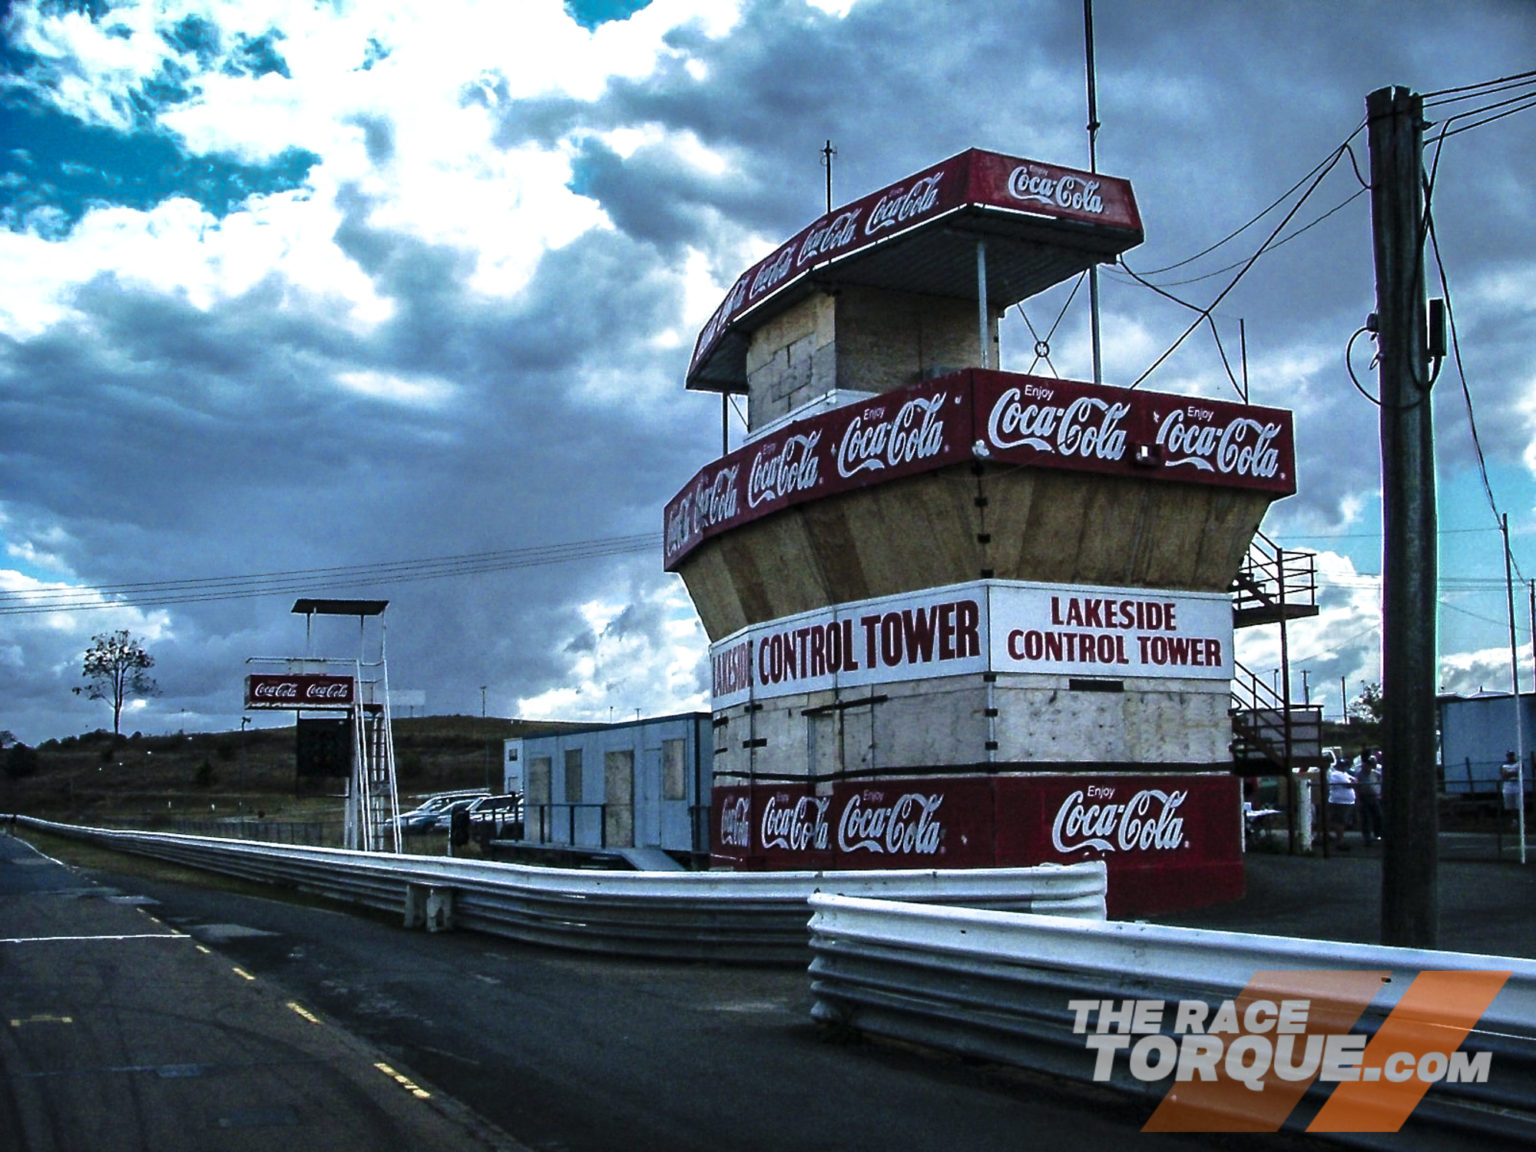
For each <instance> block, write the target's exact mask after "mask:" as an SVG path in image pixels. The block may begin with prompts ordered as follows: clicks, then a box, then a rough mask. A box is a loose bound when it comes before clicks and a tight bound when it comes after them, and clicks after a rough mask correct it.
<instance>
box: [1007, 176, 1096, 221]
mask: <svg viewBox="0 0 1536 1152" xmlns="http://www.w3.org/2000/svg"><path fill="white" fill-rule="evenodd" d="M1099 183H1100V182H1099V181H1098V180H1091V179H1087V178H1085V177H1082V176H1074V175H1071V174H1065V173H1063V174H1059V175H1057V174H1053V173H1052V172H1051V171H1050V170H1049V169H1045V168H1038V167H1036V166H1035V165H1032V164H1020V165H1019V166H1018V167H1017V168H1015V169H1014V170H1013V171H1012V172H1011V173H1010V174H1009V176H1008V194H1009V195H1010V196H1012V197H1013V198H1014V199H1015V200H1025V201H1028V202H1030V203H1034V204H1049V205H1050V206H1051V207H1053V208H1066V209H1069V210H1071V211H1073V212H1091V213H1093V214H1094V215H1095V216H1097V215H1100V214H1102V213H1103V211H1104V198H1103V196H1101V195H1100V194H1099Z"/></svg>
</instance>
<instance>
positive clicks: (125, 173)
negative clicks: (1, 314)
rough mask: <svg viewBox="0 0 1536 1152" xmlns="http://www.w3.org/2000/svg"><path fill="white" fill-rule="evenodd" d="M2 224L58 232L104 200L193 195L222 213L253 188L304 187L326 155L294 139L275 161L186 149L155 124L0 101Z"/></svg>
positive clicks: (125, 202) (141, 203) (147, 202)
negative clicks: (133, 127)
mask: <svg viewBox="0 0 1536 1152" xmlns="http://www.w3.org/2000/svg"><path fill="white" fill-rule="evenodd" d="M0 141H4V142H5V145H4V148H5V150H4V152H3V153H0V225H3V226H4V227H5V228H7V229H8V230H11V231H16V230H18V229H23V228H29V227H30V228H36V229H37V230H39V231H41V232H43V233H44V234H46V235H61V234H64V233H67V232H68V231H69V229H71V228H73V227H74V225H75V224H76V223H77V222H78V221H79V219H80V217H81V216H83V215H84V214H85V213H86V211H87V210H88V209H89V208H91V207H93V206H98V205H118V206H121V207H125V208H137V209H141V210H146V211H147V210H148V209H151V208H153V207H154V206H155V205H156V204H159V203H160V202H161V201H164V200H167V199H169V198H171V197H173V196H186V197H188V198H190V199H192V200H195V201H197V202H198V203H199V204H201V205H202V206H203V207H204V208H205V209H207V211H208V212H210V213H212V214H213V215H214V216H217V217H220V218H222V217H224V216H226V215H228V214H229V213H230V212H232V211H234V210H235V209H236V208H237V207H238V206H239V205H240V203H241V201H243V200H245V199H246V197H248V196H251V195H255V194H264V193H273V192H282V191H287V190H289V189H293V188H299V187H302V186H303V184H304V182H305V180H306V179H307V178H308V176H309V170H310V169H311V168H312V167H313V166H314V165H315V164H317V163H319V161H320V158H319V157H318V156H316V155H315V154H314V153H312V152H306V151H304V150H302V149H299V148H290V149H288V150H287V151H285V152H283V153H282V154H281V155H280V156H277V157H276V158H275V159H273V160H272V161H271V162H270V163H267V164H261V165H253V164H241V163H238V162H236V161H234V160H230V159H227V158H225V157H221V156H189V155H187V153H186V152H184V151H183V150H182V148H181V147H180V146H179V145H178V144H177V142H176V141H175V139H174V138H172V137H171V136H169V135H167V134H166V133H164V132H159V131H156V130H154V129H152V128H150V127H148V126H146V127H144V128H143V129H141V130H139V131H136V132H133V133H128V134H125V133H122V132H117V131H114V130H112V129H110V128H98V127H92V126H89V125H85V124H82V123H80V121H78V120H76V119H74V118H73V117H70V116H66V115H64V114H63V113H61V112H57V111H54V110H52V109H44V108H18V107H14V106H6V105H0Z"/></svg>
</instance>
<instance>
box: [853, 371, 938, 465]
mask: <svg viewBox="0 0 1536 1152" xmlns="http://www.w3.org/2000/svg"><path fill="white" fill-rule="evenodd" d="M947 399H948V394H947V393H944V392H940V393H939V394H938V395H936V396H919V397H914V398H913V399H911V400H908V401H907V402H906V403H905V404H903V405H902V406H901V407H900V408H898V409H897V410H896V414H895V415H894V416H892V417H891V418H890V419H889V420H886V419H882V417H884V415H885V409H884V408H866V409H865V410H864V411H863V412H861V413H860V414H859V415H857V416H855V417H854V418H853V419H852V420H850V421H849V422H848V427H847V428H846V429H845V430H844V431H843V438H842V439H841V440H840V441H839V442H838V445H837V471H838V474H839V475H840V476H843V477H844V478H847V477H849V476H852V475H854V474H855V473H858V472H863V471H865V470H866V469H875V470H878V469H882V468H895V467H898V466H900V465H902V464H910V463H911V462H913V461H914V460H926V459H928V458H929V457H932V456H937V455H938V454H939V453H940V452H942V451H943V450H944V419H943V410H944V402H945V401H946V400H947Z"/></svg>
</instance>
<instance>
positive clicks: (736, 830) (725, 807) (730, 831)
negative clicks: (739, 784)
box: [720, 796, 752, 850]
mask: <svg viewBox="0 0 1536 1152" xmlns="http://www.w3.org/2000/svg"><path fill="white" fill-rule="evenodd" d="M720 843H721V845H722V846H723V847H726V848H741V849H743V850H750V849H751V847H752V805H751V804H750V803H749V802H748V800H747V798H746V797H745V796H738V797H737V798H736V799H735V800H727V801H726V802H725V803H724V804H722V805H721V806H720Z"/></svg>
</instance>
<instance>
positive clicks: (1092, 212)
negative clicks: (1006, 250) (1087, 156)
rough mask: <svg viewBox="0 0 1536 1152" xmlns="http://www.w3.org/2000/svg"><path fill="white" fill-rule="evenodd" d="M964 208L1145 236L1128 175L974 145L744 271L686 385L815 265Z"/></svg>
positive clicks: (708, 331) (832, 215)
mask: <svg viewBox="0 0 1536 1152" xmlns="http://www.w3.org/2000/svg"><path fill="white" fill-rule="evenodd" d="M958 210H969V211H988V210H992V211H997V210H1002V211H1004V212H1008V213H1015V212H1017V213H1028V214H1029V216H1031V217H1034V218H1036V219H1038V220H1046V221H1055V220H1060V221H1066V222H1070V224H1071V225H1073V226H1082V225H1088V226H1097V227H1099V228H1103V229H1107V230H1110V231H1111V232H1112V233H1113V234H1115V235H1118V236H1121V237H1126V238H1128V239H1127V240H1126V241H1125V244H1122V247H1124V246H1125V245H1126V244H1131V243H1139V242H1140V240H1141V232H1142V227H1141V214H1140V212H1139V211H1138V209H1137V207H1136V199H1135V196H1134V194H1133V193H1132V191H1131V186H1130V183H1129V182H1128V181H1125V180H1122V179H1118V178H1116V177H1113V176H1103V175H1100V174H1098V173H1094V172H1083V171H1080V170H1078V169H1074V168H1061V167H1058V166H1056V165H1054V164H1044V163H1041V162H1040V161H1037V160H1025V159H1021V158H1019V157H1016V156H1005V155H1001V154H999V153H996V152H984V151H982V150H980V149H975V148H973V149H970V150H969V151H966V152H962V153H960V154H959V155H957V156H951V157H950V158H949V159H948V160H945V161H942V162H941V163H939V164H936V165H934V166H933V167H932V168H927V169H924V170H923V171H921V172H918V173H916V174H914V175H912V176H909V177H907V178H906V179H904V180H899V181H897V182H896V183H895V184H891V185H889V186H887V187H885V188H882V189H880V190H879V191H878V192H872V193H870V194H869V195H868V196H865V197H863V198H862V199H859V200H855V201H854V202H853V203H851V204H846V205H844V206H842V207H841V208H836V209H833V210H832V211H831V212H828V213H827V214H826V215H825V216H822V217H820V218H819V219H818V220H816V221H815V222H813V223H811V224H809V225H807V226H806V227H805V228H803V229H801V230H800V231H799V232H797V233H796V234H795V235H794V236H792V237H790V238H789V239H788V240H786V241H785V242H784V243H783V244H781V245H779V247H778V248H776V249H774V250H773V252H771V253H769V254H768V255H767V256H765V257H763V259H761V260H759V261H758V262H757V263H756V264H754V265H752V267H750V268H748V269H747V270H746V271H745V272H743V273H742V274H741V275H740V276H739V277H738V278H737V280H736V282H735V284H733V285H732V286H731V290H730V291H729V292H727V293H726V296H725V299H724V300H722V301H721V302H720V306H719V307H718V308H716V309H715V312H714V315H712V316H711V317H710V318H709V322H708V323H707V324H705V325H704V327H703V329H702V330H701V331H700V332H699V336H698V340H697V341H696V342H695V344H694V351H693V358H692V359H691V360H690V361H689V364H688V379H689V381H690V382H692V381H694V380H695V379H697V378H699V377H700V376H701V374H703V373H705V372H706V370H707V368H708V364H709V360H710V358H711V356H712V354H713V353H714V352H715V350H716V349H717V348H718V347H719V346H720V343H721V341H722V340H723V339H724V337H725V335H726V333H727V332H728V331H729V330H730V328H731V326H732V325H733V324H734V323H735V322H736V321H737V320H738V319H740V318H741V317H743V316H744V315H745V314H746V313H747V312H748V311H750V310H752V309H753V308H755V307H757V306H758V305H760V304H762V303H764V302H765V301H767V300H769V299H771V298H772V297H773V296H775V295H778V294H779V293H781V292H784V291H785V290H787V289H788V288H789V287H790V286H791V285H793V284H795V283H797V282H799V281H800V280H802V279H803V278H804V277H806V276H808V275H810V274H811V272H812V270H813V269H816V268H824V267H825V266H826V265H827V264H829V263H833V262H836V261H838V260H842V259H845V258H847V257H851V256H854V255H856V254H857V253H859V252H861V251H863V250H864V249H866V248H869V247H871V246H873V245H875V244H877V243H881V242H883V241H885V240H888V239H889V238H890V237H892V236H894V235H896V234H898V233H900V232H903V231H906V230H908V229H911V228H916V227H919V226H921V225H924V224H927V223H928V222H930V221H937V220H938V219H939V218H940V217H942V216H948V215H950V214H952V213H954V212H956V211H958Z"/></svg>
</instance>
